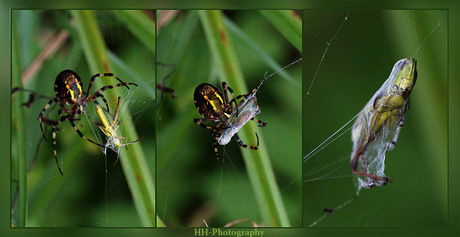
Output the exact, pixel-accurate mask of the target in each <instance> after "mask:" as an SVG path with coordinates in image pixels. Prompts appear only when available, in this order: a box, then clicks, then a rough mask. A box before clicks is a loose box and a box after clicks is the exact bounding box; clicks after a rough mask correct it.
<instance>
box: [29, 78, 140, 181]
mask: <svg viewBox="0 0 460 237" xmlns="http://www.w3.org/2000/svg"><path fill="white" fill-rule="evenodd" d="M98 77H113V78H115V79H117V80H118V81H119V82H120V83H119V84H116V85H107V86H104V87H102V88H100V89H99V90H97V91H96V92H94V93H93V94H90V92H91V88H92V86H93V83H94V80H96V78H98ZM128 85H133V86H137V84H134V83H129V82H123V81H122V80H120V79H119V78H118V77H116V76H115V75H113V73H98V74H94V75H93V76H92V77H91V80H90V82H89V85H88V89H87V91H86V92H85V91H83V89H82V88H83V83H82V81H81V78H80V76H79V75H78V74H77V73H76V72H74V71H71V70H64V71H62V72H60V73H59V74H58V75H57V77H56V80H55V82H54V93H55V96H56V97H54V98H51V99H50V101H49V102H48V104H46V105H45V107H44V108H43V110H42V111H41V112H40V114H39V115H38V121H39V123H40V129H41V131H42V135H43V138H44V139H45V141H47V140H46V136H45V133H44V132H43V127H42V121H45V122H46V121H48V122H46V123H47V124H49V125H51V126H52V127H53V149H54V158H55V159H56V165H57V167H58V170H59V172H60V173H61V175H64V174H63V173H62V170H61V167H60V166H59V162H58V158H57V152H56V130H57V127H58V125H59V124H61V123H62V122H64V121H66V120H68V121H69V122H70V124H71V125H72V127H73V128H74V129H75V131H76V132H77V133H78V135H79V136H80V137H81V138H83V139H85V140H87V141H89V142H91V143H93V144H95V145H98V146H101V147H104V145H101V144H99V143H97V142H94V141H92V140H91V139H89V138H87V137H86V136H85V135H83V133H82V132H81V131H80V130H79V129H78V128H77V126H75V123H74V121H77V122H78V123H79V124H80V122H79V119H78V115H80V114H84V113H85V108H86V106H87V105H88V103H90V102H92V101H94V103H95V104H98V102H97V101H96V99H97V98H101V99H102V100H103V101H104V103H105V105H106V107H107V111H108V110H109V105H108V103H107V100H106V99H105V97H104V95H102V94H101V93H102V92H103V91H105V90H107V89H113V88H116V87H120V86H125V87H126V88H128V89H130V88H129V87H128ZM53 103H56V104H58V105H59V106H60V107H61V109H60V110H59V111H58V114H59V119H58V120H57V121H53V120H50V119H48V118H46V117H44V116H43V115H44V114H45V112H46V110H47V109H48V108H49V107H50V106H51V105H52V104H53ZM67 105H70V108H68V107H67ZM85 114H86V113H85ZM80 126H82V125H81V124H80Z"/></svg>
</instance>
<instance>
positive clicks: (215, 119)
mask: <svg viewBox="0 0 460 237" xmlns="http://www.w3.org/2000/svg"><path fill="white" fill-rule="evenodd" d="M193 122H194V123H196V124H198V125H200V126H201V127H203V128H206V129H215V127H210V126H206V125H205V124H203V123H202V122H216V123H218V122H219V119H218V118H199V119H194V120H193Z"/></svg>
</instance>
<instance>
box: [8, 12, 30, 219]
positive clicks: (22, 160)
mask: <svg viewBox="0 0 460 237" xmlns="http://www.w3.org/2000/svg"><path fill="white" fill-rule="evenodd" d="M13 17H14V16H13ZM15 27H16V26H15V25H13V27H12V30H13V37H17V35H16V28H15ZM16 42H17V40H12V77H13V81H12V86H13V87H16V86H19V87H22V82H21V78H22V76H21V75H22V73H21V65H20V64H21V63H20V60H19V52H18V47H17V44H16ZM18 95H19V96H18ZM22 98H23V97H22V95H20V93H17V94H15V99H14V101H13V104H12V116H13V118H12V120H11V122H12V125H11V126H12V129H14V130H16V132H14V134H17V136H16V137H13V138H12V139H15V140H16V141H15V142H13V143H12V144H15V145H16V146H14V147H12V151H11V153H12V159H17V164H18V177H17V178H18V183H17V184H16V185H18V186H19V193H18V195H19V196H18V202H17V203H16V210H18V211H19V220H18V223H17V226H18V227H26V226H27V146H26V144H27V141H26V128H25V122H24V118H25V117H24V116H25V115H24V107H23V106H22V103H23V100H22ZM12 177H13V176H12ZM12 187H15V185H12ZM11 191H12V192H13V193H14V191H13V190H11Z"/></svg>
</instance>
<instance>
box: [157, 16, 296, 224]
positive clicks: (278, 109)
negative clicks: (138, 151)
mask: <svg viewBox="0 0 460 237" xmlns="http://www.w3.org/2000/svg"><path fill="white" fill-rule="evenodd" d="M202 13H203V12H202ZM202 13H199V12H198V11H178V12H171V11H159V12H158V25H157V26H158V29H159V30H158V35H157V40H158V45H157V53H158V56H157V60H158V62H162V63H168V64H175V65H176V70H175V72H174V73H173V75H172V77H171V78H169V79H167V80H166V82H165V83H166V86H168V87H171V88H173V89H174V90H175V95H177V98H176V99H172V98H171V96H170V95H168V94H165V95H163V99H162V101H161V103H160V107H159V111H158V122H157V128H158V142H157V146H158V162H157V171H158V177H157V192H158V193H157V205H158V216H159V217H160V219H162V220H163V222H164V223H165V225H166V226H204V223H203V219H205V220H206V222H207V223H208V225H209V226H212V227H218V226H224V225H225V224H227V223H229V222H232V221H235V220H239V219H250V220H253V221H255V222H256V223H257V224H258V225H265V226H267V225H268V226H270V223H266V222H264V218H263V217H262V216H261V214H260V213H261V212H262V211H261V210H260V208H261V207H260V206H259V204H258V203H257V197H256V196H257V192H259V191H258V190H256V189H257V188H254V187H255V186H257V185H254V184H251V182H252V181H251V179H250V178H248V176H250V174H249V172H252V171H246V169H249V168H247V164H245V162H244V159H243V157H242V155H241V152H240V147H239V146H238V145H237V143H236V141H235V140H234V139H232V141H231V142H230V143H229V144H228V145H226V146H218V149H219V152H220V156H221V157H223V161H219V160H216V157H215V155H214V150H213V147H212V142H213V138H212V137H211V136H210V130H206V129H203V128H201V127H200V126H198V125H196V124H194V123H193V119H195V118H200V117H201V116H200V114H199V113H198V111H197V110H196V108H195V105H194V102H193V92H194V90H195V88H196V87H197V86H198V85H199V84H201V83H203V82H207V83H210V84H213V85H215V86H216V87H217V88H219V89H221V82H222V81H224V80H225V79H223V78H221V77H220V76H219V73H220V71H219V70H220V69H219V66H218V64H217V62H216V60H215V58H214V57H213V55H212V49H211V47H212V46H211V43H210V42H209V40H208V39H207V38H206V37H205V31H204V26H203V25H204V23H203V21H204V20H203V18H204V17H203V15H205V14H203V15H200V14H202ZM220 13H222V14H223V16H224V27H223V30H222V31H223V32H222V34H225V35H226V38H228V42H229V43H228V44H232V45H233V53H234V54H235V55H236V61H237V62H238V63H239V66H240V68H241V69H242V72H243V75H244V79H242V80H240V81H239V82H242V83H241V84H242V86H241V87H240V88H239V86H238V85H235V82H232V81H231V80H230V79H228V81H227V84H228V85H229V86H230V87H232V88H233V90H234V92H235V96H237V95H240V94H245V93H247V92H249V91H250V90H252V89H253V88H255V87H256V86H257V85H258V84H259V82H260V80H261V78H262V77H263V76H264V75H266V74H267V76H268V74H271V73H272V72H274V71H275V70H279V68H280V67H284V66H286V65H288V64H290V63H292V62H294V61H295V60H296V59H298V58H300V57H301V52H300V48H301V47H300V45H301V44H300V43H301V33H300V32H301V31H300V29H301V27H300V24H301V20H300V19H301V18H300V17H301V15H300V13H301V12H292V11H279V12H277V11H274V12H270V11H265V12H264V11H223V12H217V14H220ZM280 13H282V14H285V16H284V17H285V18H283V17H279V15H277V14H280ZM169 14H171V15H172V16H169ZM282 19H284V20H286V21H283V20H282ZM276 24H280V26H281V27H280V29H281V30H279V29H277V28H276V27H275V25H276ZM297 26H298V29H299V31H298V32H299V34H298V35H294V36H293V35H289V36H287V35H288V34H290V33H292V31H290V29H289V28H296V27H297ZM293 38H294V39H296V40H298V44H296V43H291V42H290V41H289V39H293ZM296 45H297V46H298V47H299V48H296V47H295V46H296ZM230 63H234V62H230ZM301 63H302V62H299V63H296V64H294V65H292V66H290V67H288V68H287V69H285V70H284V71H282V72H280V73H277V74H275V75H274V76H272V77H270V78H269V79H268V80H266V81H265V83H264V84H263V85H262V87H261V88H260V90H259V91H258V92H257V99H258V104H259V106H260V108H261V111H262V112H261V114H259V115H258V116H256V118H258V119H260V120H262V121H264V122H266V123H267V124H268V125H267V127H264V128H259V127H256V126H255V123H254V122H252V121H250V122H249V124H246V126H245V127H243V129H242V130H246V131H249V132H248V134H249V136H248V138H243V137H242V140H243V142H244V143H245V144H248V145H256V137H255V135H254V133H255V132H257V134H258V135H259V138H260V149H259V150H258V151H249V152H247V153H248V157H249V158H247V159H248V160H250V161H251V162H252V161H254V162H256V160H257V159H262V158H264V159H267V158H268V159H269V160H270V161H271V164H272V169H273V170H274V175H275V180H276V183H275V184H274V185H276V186H277V187H278V189H279V190H280V193H281V198H282V200H281V202H282V203H283V204H284V207H285V209H286V213H287V219H288V220H289V222H290V225H291V226H300V225H301V191H300V190H301V172H302V171H301V167H300V165H301V150H300V147H301V134H300V129H301V113H300V111H301V103H300V102H301V86H300V85H301ZM275 64H278V66H276V65H275ZM227 65H230V64H227ZM230 66H231V67H234V64H231V65H230ZM170 71H171V68H162V67H158V82H161V81H162V78H164V77H165V76H166V75H167V74H168V73H169V72H170ZM235 74H236V72H235ZM284 74H286V75H284ZM229 77H231V76H229ZM241 84H239V85H241ZM241 88H245V89H243V90H244V91H241V90H242V89H241ZM159 96H160V95H159ZM251 123H254V124H252V127H251V128H250V129H249V128H248V127H250V126H251ZM239 134H240V136H241V133H239ZM244 150H246V149H244ZM268 155H269V156H268ZM261 156H263V157H261ZM257 168H260V167H257ZM267 182H268V181H267ZM266 198H267V199H270V198H271V197H266ZM274 208H278V207H274ZM237 226H251V223H250V222H245V223H241V224H239V225H237Z"/></svg>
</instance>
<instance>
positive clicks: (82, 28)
mask: <svg viewBox="0 0 460 237" xmlns="http://www.w3.org/2000/svg"><path fill="white" fill-rule="evenodd" d="M72 14H73V16H74V18H75V23H76V27H77V30H78V34H79V36H80V40H81V42H82V48H83V51H84V54H85V57H86V60H87V62H88V65H89V67H90V70H91V71H93V72H94V73H96V72H111V68H110V65H109V60H108V54H107V50H106V47H105V44H104V40H103V38H102V35H101V33H100V31H99V29H98V27H97V25H96V20H95V18H94V16H93V14H92V12H91V11H72ZM95 84H96V83H95ZM104 93H105V92H104ZM106 94H107V96H106V98H108V99H109V100H110V101H116V99H117V97H118V96H119V94H118V91H117V90H108V91H107V93H106ZM129 117H130V115H129V112H128V111H126V112H125V118H126V119H124V120H123V127H124V128H123V129H124V130H125V131H126V136H127V137H138V135H137V132H136V129H135V127H134V125H133V121H132V120H131V119H127V118H129ZM120 161H121V164H122V167H123V171H124V172H125V176H126V179H127V182H128V185H129V188H130V191H131V195H132V197H133V200H134V204H135V206H136V209H137V212H138V215H139V217H140V219H141V222H142V225H143V226H150V227H153V226H155V205H154V204H155V193H154V183H153V178H152V175H151V173H150V172H149V169H148V165H147V161H146V157H145V155H144V152H143V150H142V149H141V145H140V144H139V143H135V144H132V145H130V147H129V149H128V150H126V151H125V152H122V153H121V154H120Z"/></svg>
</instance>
